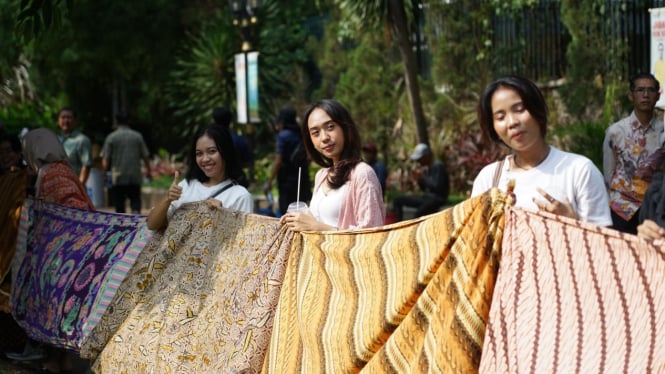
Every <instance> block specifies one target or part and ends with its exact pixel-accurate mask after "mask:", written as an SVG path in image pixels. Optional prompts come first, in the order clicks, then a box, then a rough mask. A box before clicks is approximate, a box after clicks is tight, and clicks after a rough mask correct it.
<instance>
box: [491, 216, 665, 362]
mask: <svg viewBox="0 0 665 374" xmlns="http://www.w3.org/2000/svg"><path fill="white" fill-rule="evenodd" d="M504 235H505V236H504V242H503V256H502V260H501V266H500V270H499V276H498V279H497V284H496V288H495V290H494V297H493V301H492V309H491V312H490V319H489V324H488V326H487V333H486V336H485V343H484V347H483V357H482V363H481V366H480V372H481V373H488V374H489V373H492V374H494V373H656V372H658V373H662V372H665V241H663V240H660V241H656V242H653V243H648V242H646V241H645V240H643V239H639V238H638V237H636V236H634V235H629V234H622V233H619V232H617V231H615V230H611V229H607V228H602V227H599V226H594V225H591V224H586V223H582V222H580V221H576V220H572V219H568V218H565V217H559V216H553V215H550V214H545V213H534V212H527V211H524V210H520V209H511V210H509V211H508V212H507V216H506V228H505V234H504Z"/></svg>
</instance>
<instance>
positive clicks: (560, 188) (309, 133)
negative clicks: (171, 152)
mask: <svg viewBox="0 0 665 374" xmlns="http://www.w3.org/2000/svg"><path fill="white" fill-rule="evenodd" d="M659 97H660V85H659V82H658V81H657V80H656V78H655V77H653V75H651V74H648V73H642V74H639V75H637V76H635V77H633V78H631V80H630V87H629V91H628V98H629V99H630V100H631V101H632V103H633V111H632V113H631V114H630V116H628V117H626V118H624V119H622V120H620V121H619V122H617V123H614V124H612V125H611V126H610V127H609V128H608V129H607V132H606V136H605V139H604V142H603V173H601V172H600V170H598V168H596V167H595V166H594V165H593V163H592V162H591V161H590V160H589V159H587V158H585V157H583V156H580V155H576V154H572V153H569V152H564V151H562V150H560V149H558V148H556V147H554V146H552V145H550V144H548V143H547V141H546V135H547V125H548V124H547V118H548V107H547V104H546V102H545V99H544V97H543V94H542V93H541V91H540V90H539V88H538V87H537V86H536V85H535V84H534V83H533V82H531V81H530V80H528V79H525V78H523V77H520V76H514V75H511V76H505V77H502V78H500V79H498V80H496V81H494V82H492V83H491V84H489V85H488V86H487V87H486V89H485V91H484V92H483V94H482V96H481V98H480V101H479V104H478V119H479V123H480V126H481V129H482V131H483V132H484V133H485V134H486V135H487V137H488V139H491V140H492V141H494V142H496V143H498V144H501V145H502V146H505V147H507V148H508V149H509V150H510V151H511V153H510V154H509V155H508V156H507V157H505V158H504V159H503V160H500V161H497V162H495V163H492V164H490V165H487V166H485V167H484V168H483V169H482V170H481V172H480V173H479V174H478V176H477V177H476V179H475V180H474V182H473V189H472V192H471V196H476V195H479V194H481V193H483V192H485V191H486V190H488V189H490V188H492V187H498V188H501V189H504V190H505V189H506V188H507V186H508V183H509V181H511V183H512V181H514V183H515V188H514V190H512V193H514V195H515V197H516V199H515V204H516V205H517V206H520V207H524V208H526V209H531V210H543V211H548V212H552V213H555V214H561V215H565V216H568V217H572V218H577V219H581V220H584V221H588V222H592V223H595V224H598V225H602V226H611V227H613V228H615V229H617V230H620V231H624V232H629V233H633V234H637V233H638V225H639V224H640V218H639V217H640V214H639V212H640V207H641V204H642V202H643V200H644V198H645V194H646V191H647V188H648V186H649V185H650V182H651V180H652V178H653V175H654V174H655V173H656V172H658V171H660V169H661V167H662V166H661V165H662V164H663V161H665V151H664V150H663V144H664V143H665V134H664V132H663V119H662V118H661V116H657V115H656V111H655V105H656V103H657V101H658V99H659ZM231 118H232V114H231V111H230V110H228V109H227V108H224V107H219V108H215V109H213V111H212V119H213V124H211V125H209V126H207V127H205V128H202V129H201V130H200V131H199V133H198V134H197V136H196V138H195V139H194V142H193V143H192V147H191V149H190V154H189V155H188V158H187V160H188V165H187V171H186V178H185V180H184V181H178V180H177V176H176V178H175V180H174V184H173V185H172V186H171V188H170V189H169V192H168V195H167V198H166V199H165V201H168V202H169V206H171V205H173V206H171V208H169V206H165V207H163V208H165V209H162V210H164V213H166V212H169V211H172V209H174V207H177V205H178V204H181V203H182V202H183V201H193V200H196V199H206V198H209V197H210V196H207V197H206V196H205V195H206V194H207V195H210V194H211V193H212V192H213V190H215V189H216V188H217V187H220V186H223V185H226V184H227V183H233V184H234V185H239V186H241V187H243V189H244V191H243V192H242V193H238V194H232V195H233V196H235V198H238V199H239V200H238V201H241V202H238V201H233V202H232V201H230V200H228V198H224V199H222V198H221V197H219V195H218V196H217V197H216V198H218V200H220V201H225V203H224V204H223V206H225V207H237V208H238V209H239V210H243V211H248V212H251V211H253V204H252V203H251V201H250V200H251V199H249V198H248V197H247V194H248V193H249V192H248V191H247V187H248V177H247V175H246V174H245V172H244V170H245V169H248V168H249V167H250V165H251V164H253V158H252V156H251V151H250V149H249V146H248V144H247V141H246V139H244V138H243V137H242V136H240V135H238V134H236V133H235V132H234V131H233V130H232V129H231V126H230V124H231ZM57 122H58V126H59V128H60V130H61V131H60V134H59V135H58V136H59V139H60V143H61V145H62V147H63V149H64V152H65V154H66V160H67V161H68V164H69V166H70V167H71V168H72V170H73V172H74V174H75V175H76V176H77V178H78V181H79V182H80V183H81V184H82V185H85V184H86V182H87V180H88V178H89V175H90V170H91V167H92V162H93V158H92V149H91V143H90V139H89V138H88V137H87V136H86V135H84V134H83V133H81V132H80V131H78V130H77V128H76V113H75V111H74V110H73V109H72V108H63V109H62V110H61V111H60V112H59V114H58V119H57ZM274 130H275V154H274V159H273V162H272V167H271V168H270V172H269V174H268V177H267V180H266V182H265V184H264V186H263V189H264V191H265V192H269V191H272V189H273V184H274V182H275V181H276V184H277V191H278V196H279V200H278V216H279V217H283V218H282V222H284V223H285V224H287V225H289V226H290V227H292V228H294V229H295V228H297V229H300V230H305V229H308V230H314V229H319V230H320V229H324V228H327V229H331V228H332V229H342V228H348V227H366V226H367V225H370V224H371V225H374V224H384V223H385V220H384V221H381V220H379V219H378V217H380V216H385V213H386V212H385V210H386V207H385V206H384V201H385V193H386V188H387V187H386V180H387V178H388V170H387V168H386V166H385V164H384V163H382V162H381V161H380V160H379V158H378V148H377V145H376V144H374V143H371V142H367V143H364V144H363V143H362V141H361V138H360V135H359V131H358V128H357V126H356V124H355V123H354V122H353V119H352V118H351V115H350V113H349V112H348V110H347V109H346V108H345V107H344V106H343V105H342V104H341V103H339V102H337V101H335V100H322V101H319V102H317V103H315V104H313V105H311V106H310V107H309V108H308V110H307V111H306V113H305V116H304V121H303V124H302V126H301V125H299V123H298V120H297V113H296V111H295V109H293V108H292V107H285V108H283V109H282V110H281V111H280V113H279V115H278V116H277V119H276V121H275V123H274ZM229 142H230V144H231V145H230V147H231V148H230V149H227V148H228V145H227V143H229ZM199 143H201V144H199ZM203 146H207V148H201V147H203ZM20 148H21V147H20V144H19V143H18V141H17V140H15V141H13V142H12V141H11V139H10V138H7V139H5V140H4V142H3V143H2V154H0V161H1V162H2V165H3V170H7V168H8V167H21V163H20V162H18V161H17V157H12V155H13V154H19V153H20ZM231 151H233V152H231ZM23 152H24V155H26V156H27V151H26V150H23ZM101 158H102V168H103V170H104V171H108V172H109V175H110V178H111V181H110V182H111V183H112V185H113V188H112V194H111V200H113V201H114V205H115V210H116V212H118V213H124V212H125V203H126V200H127V199H128V200H129V205H130V208H131V212H132V213H134V214H137V213H140V212H141V211H142V207H141V196H140V195H141V183H142V182H143V179H144V178H150V163H149V152H148V148H147V146H146V143H145V141H144V139H143V136H142V135H141V134H140V133H139V132H138V131H136V130H133V129H131V128H130V127H129V119H128V117H127V115H126V114H124V113H119V114H118V115H117V116H116V129H115V130H114V131H113V132H112V133H111V134H109V135H108V136H107V137H106V139H105V141H104V145H103V148H102V150H101ZM410 159H411V161H412V162H413V164H414V167H413V169H412V171H411V177H412V179H413V180H414V182H415V183H416V185H417V186H418V187H419V188H420V190H421V193H420V194H405V195H399V196H395V197H394V198H393V201H392V210H393V211H394V213H395V214H396V218H397V220H398V221H399V220H402V219H403V218H404V214H403V210H404V208H405V207H412V208H414V209H415V214H414V216H415V217H419V216H423V215H426V214H430V213H434V212H436V211H437V210H439V209H441V208H442V207H443V206H445V205H446V203H447V201H448V195H449V183H450V182H449V175H448V170H447V169H446V167H445V165H444V163H443V162H441V161H440V160H437V159H436V157H435V155H434V152H433V151H432V149H431V148H430V147H429V146H428V145H427V144H418V145H416V147H415V148H414V150H413V151H412V153H411V156H410ZM141 162H143V164H144V167H145V170H147V174H146V175H144V174H143V173H142V169H141ZM310 162H314V163H315V164H317V165H319V166H321V168H322V169H321V170H319V172H318V173H317V175H316V177H315V180H314V181H313V184H312V181H310V179H309V178H310V177H309V171H308V168H309V163H310ZM11 164H14V165H13V166H8V167H5V166H4V165H11ZM229 172H230V173H231V174H229ZM252 173H253V172H252V171H250V174H252ZM235 190H236V191H238V189H237V188H236V189H235ZM231 191H233V190H231ZM230 194H231V192H227V193H226V195H230ZM181 198H182V199H184V200H182V201H180V200H181ZM296 200H300V201H303V202H305V203H307V202H309V203H310V206H309V209H308V211H307V212H306V213H305V214H301V215H295V214H288V212H287V210H288V206H289V204H290V203H292V202H294V201H296ZM178 201H179V202H178ZM370 206H371V207H376V208H371V209H370V210H371V212H367V211H366V210H367V209H369V208H368V207H370ZM331 208H334V209H331ZM375 210H376V211H375ZM160 215H161V214H160ZM167 216H168V215H167ZM312 219H313V220H312ZM162 221H163V220H158V223H160V224H158V225H156V226H155V227H163V223H164V222H162ZM648 221H649V220H648ZM645 225H646V226H644V227H646V228H650V229H649V230H647V231H649V232H651V233H660V232H662V231H661V230H660V228H659V227H654V226H652V225H653V222H647V223H646V224H645ZM651 236H653V235H651Z"/></svg>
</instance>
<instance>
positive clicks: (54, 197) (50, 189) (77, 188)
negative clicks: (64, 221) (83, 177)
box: [36, 161, 95, 210]
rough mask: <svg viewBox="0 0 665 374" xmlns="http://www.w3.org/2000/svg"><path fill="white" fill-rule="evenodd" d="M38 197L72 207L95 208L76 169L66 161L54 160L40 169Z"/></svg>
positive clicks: (37, 188)
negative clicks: (75, 171)
mask: <svg viewBox="0 0 665 374" xmlns="http://www.w3.org/2000/svg"><path fill="white" fill-rule="evenodd" d="M36 193H37V198H39V199H43V200H46V201H48V202H52V203H56V204H60V205H65V206H68V207H70V208H78V209H87V210H95V206H94V205H93V204H92V201H90V198H88V194H87V192H86V191H85V187H83V184H81V182H80V181H79V178H78V176H77V175H76V174H75V173H74V170H73V169H72V168H71V166H69V164H67V163H66V162H64V161H59V162H53V163H50V164H47V165H44V166H42V167H41V168H40V169H39V177H38V179H37V187H36Z"/></svg>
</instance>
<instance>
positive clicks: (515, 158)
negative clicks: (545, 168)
mask: <svg viewBox="0 0 665 374" xmlns="http://www.w3.org/2000/svg"><path fill="white" fill-rule="evenodd" d="M549 155H550V146H547V152H545V156H543V158H541V159H540V161H538V162H537V163H536V164H535V165H533V166H531V167H524V166H522V165H520V163H519V162H517V156H513V165H515V167H516V168H517V169H522V170H529V169H533V168H536V167H538V166H539V165H540V164H542V163H543V161H545V160H546V159H547V156H549Z"/></svg>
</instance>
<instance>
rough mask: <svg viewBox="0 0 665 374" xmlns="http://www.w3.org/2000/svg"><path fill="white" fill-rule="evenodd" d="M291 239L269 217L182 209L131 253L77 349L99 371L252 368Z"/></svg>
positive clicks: (258, 360)
mask: <svg viewBox="0 0 665 374" xmlns="http://www.w3.org/2000/svg"><path fill="white" fill-rule="evenodd" d="M292 236H293V234H292V233H291V232H287V231H286V230H285V229H283V228H282V227H281V225H280V224H279V221H278V220H277V219H275V218H270V217H265V216H259V215H254V214H245V213H240V212H237V211H231V210H226V209H210V208H208V207H207V205H206V203H205V202H200V203H191V204H185V205H183V206H182V207H181V208H179V209H178V210H177V211H176V213H175V215H174V216H173V218H172V219H171V221H170V222H169V225H168V227H167V228H166V230H165V231H164V232H163V233H155V235H154V236H153V238H152V240H151V242H150V243H148V245H147V246H146V248H145V249H144V250H143V252H142V253H141V254H140V255H139V258H138V259H137V260H136V263H135V265H134V267H133V268H132V269H131V271H130V272H129V274H128V276H127V278H126V279H125V280H124V281H123V283H122V284H121V285H120V288H119V290H118V292H117V294H116V297H115V298H114V299H113V301H112V302H111V304H110V306H109V309H108V310H107V312H106V313H105V315H104V316H103V317H102V320H101V321H100V323H99V324H98V325H97V327H96V328H95V330H94V331H93V333H92V336H91V338H90V339H88V341H87V342H86V344H84V346H83V347H82V351H81V355H82V356H83V357H87V358H94V357H95V356H96V361H95V363H94V370H95V371H96V372H100V373H238V372H243V371H244V372H256V371H259V370H260V368H261V365H262V363H263V357H264V355H265V351H266V349H267V347H268V343H269V339H270V331H271V328H272V321H273V316H274V311H275V309H276V306H277V300H278V297H279V290H280V287H281V281H282V279H283V277H284V269H285V266H286V261H287V259H288V255H289V251H290V246H291V242H292V240H291V239H292ZM101 349H103V350H102V351H101V353H100V352H99V350H101Z"/></svg>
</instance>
